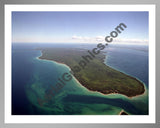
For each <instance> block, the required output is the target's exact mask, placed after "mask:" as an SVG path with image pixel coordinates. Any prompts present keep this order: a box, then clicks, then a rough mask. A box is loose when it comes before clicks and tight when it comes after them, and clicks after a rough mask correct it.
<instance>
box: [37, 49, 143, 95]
mask: <svg viewBox="0 0 160 128" xmlns="http://www.w3.org/2000/svg"><path fill="white" fill-rule="evenodd" d="M38 50H41V51H42V56H40V57H39V59H46V60H52V61H56V62H59V63H63V64H66V65H67V66H69V67H70V68H71V69H73V68H74V67H75V65H77V64H78V62H80V60H81V59H82V56H86V55H87V54H88V53H87V51H86V49H79V48H74V49H73V48H39V49H38ZM104 59H105V55H104V54H103V52H101V53H99V54H98V55H97V56H96V57H95V58H93V59H92V60H90V62H89V63H87V65H86V66H85V68H84V69H82V70H80V71H79V72H74V70H73V73H74V77H75V78H76V79H77V80H78V81H79V82H80V83H81V84H82V85H83V86H84V87H86V88H87V89H89V90H91V91H97V92H100V93H103V94H111V93H117V94H123V95H125V96H128V97H133V96H137V95H141V94H143V93H144V91H145V89H144V85H143V83H142V82H140V81H139V80H137V79H136V78H134V77H132V76H129V75H127V74H124V73H122V72H120V71H117V70H115V69H113V68H111V67H109V66H107V65H106V64H104Z"/></svg>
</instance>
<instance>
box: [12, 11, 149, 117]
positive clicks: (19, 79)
mask: <svg viewBox="0 0 160 128" xmlns="http://www.w3.org/2000/svg"><path fill="white" fill-rule="evenodd" d="M148 18H149V13H148V12H147V11H113V12H112V11H41V12H40V11H23V12H22V11H13V12H12V52H11V53H12V61H11V62H12V68H11V69H12V85H11V87H12V99H11V106H12V107H11V109H12V110H11V112H12V113H11V114H12V115H120V116H124V115H127V116H129V115H148V114H149V101H148V97H149V93H148V92H149V73H148V72H149V67H148V65H149V63H148V61H149V57H148V55H149V42H148V41H149V36H148V34H149V33H148V25H149V23H148Z"/></svg>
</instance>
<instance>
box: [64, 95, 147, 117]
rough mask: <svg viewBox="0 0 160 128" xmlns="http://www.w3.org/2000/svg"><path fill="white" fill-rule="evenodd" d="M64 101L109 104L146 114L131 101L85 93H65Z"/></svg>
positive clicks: (134, 112)
mask: <svg viewBox="0 0 160 128" xmlns="http://www.w3.org/2000/svg"><path fill="white" fill-rule="evenodd" d="M63 101H64V102H75V103H77V102H78V103H85V104H109V105H112V106H116V107H120V108H122V109H124V110H126V111H127V112H129V113H131V114H133V115H146V113H144V112H142V111H140V110H138V109H136V107H135V106H134V105H132V104H131V103H129V102H127V101H125V100H122V99H109V98H103V97H97V96H86V95H73V94H72V95H67V96H66V97H64V98H63Z"/></svg>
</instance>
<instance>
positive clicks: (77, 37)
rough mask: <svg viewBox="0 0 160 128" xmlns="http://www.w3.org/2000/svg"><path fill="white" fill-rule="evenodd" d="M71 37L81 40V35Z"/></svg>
mask: <svg viewBox="0 0 160 128" xmlns="http://www.w3.org/2000/svg"><path fill="white" fill-rule="evenodd" d="M72 39H74V40H81V39H82V37H81V36H72Z"/></svg>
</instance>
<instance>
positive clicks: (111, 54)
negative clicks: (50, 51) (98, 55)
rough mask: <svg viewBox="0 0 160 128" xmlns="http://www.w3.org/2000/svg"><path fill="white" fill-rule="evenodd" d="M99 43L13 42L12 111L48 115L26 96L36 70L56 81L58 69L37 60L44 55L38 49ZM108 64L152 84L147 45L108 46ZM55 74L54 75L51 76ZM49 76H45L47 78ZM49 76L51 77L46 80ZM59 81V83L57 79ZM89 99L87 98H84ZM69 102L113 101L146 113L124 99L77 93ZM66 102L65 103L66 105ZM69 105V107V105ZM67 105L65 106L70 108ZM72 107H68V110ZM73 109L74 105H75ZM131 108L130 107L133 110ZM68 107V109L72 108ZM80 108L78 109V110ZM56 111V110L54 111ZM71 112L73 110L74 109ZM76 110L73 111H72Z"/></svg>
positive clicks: (18, 113)
mask: <svg viewBox="0 0 160 128" xmlns="http://www.w3.org/2000/svg"><path fill="white" fill-rule="evenodd" d="M95 46H96V45H91V44H90V45H84V44H40V43H34V44H33V43H32V44H25V43H22V44H21V43H17V44H16V43H13V45H12V114H15V115H24V114H25V115H28V114H46V113H45V112H39V110H37V108H36V107H35V105H33V104H31V102H30V101H29V100H28V98H27V96H26V86H27V85H29V84H30V83H32V79H33V78H34V75H35V72H36V73H38V74H39V78H40V82H41V83H42V84H44V85H48V84H51V83H53V82H54V79H55V81H56V79H57V74H58V70H57V67H54V65H53V64H52V63H51V62H42V61H41V62H40V61H36V60H35V58H36V57H38V56H40V55H41V52H40V51H38V50H35V49H36V48H41V47H42V48H44V47H68V48H85V49H86V50H88V49H91V48H94V47H95ZM105 50H106V51H107V64H108V65H109V66H111V67H113V68H115V69H118V70H120V71H122V72H125V73H127V74H130V75H132V76H135V77H136V78H138V79H139V80H141V81H143V82H144V83H145V84H146V86H148V47H146V46H127V45H124V46H123V45H120V46H119V45H108V47H107V48H106V49H105ZM50 74H52V76H51V77H49V76H47V75H50ZM44 76H45V77H44ZM46 77H47V78H46ZM46 79H47V80H46ZM55 83H56V82H55ZM84 99H86V100H84ZM63 101H64V103H65V105H66V104H67V102H77V103H81V104H87V101H88V104H93V103H94V104H95V103H97V104H105V103H106V104H111V105H113V106H116V107H120V108H123V109H126V110H128V111H129V112H130V113H133V114H146V110H145V111H144V112H142V111H141V109H139V110H138V109H137V108H136V107H135V106H134V105H133V104H131V103H130V102H128V101H124V100H121V99H115V100H110V99H105V98H99V97H95V96H84V95H73V94H70V95H68V96H66V97H65V98H64V99H63ZM65 105H64V106H65ZM65 107H66V108H67V107H68V106H65ZM66 108H65V109H66ZM131 108H132V110H131ZM69 109H70V106H69V107H68V110H69ZM72 109H73V108H72ZM129 109H130V110H129ZM68 110H66V111H68ZM75 111H77V110H75ZM53 113H54V112H53ZM70 113H71V112H70ZM72 113H73V111H72Z"/></svg>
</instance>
